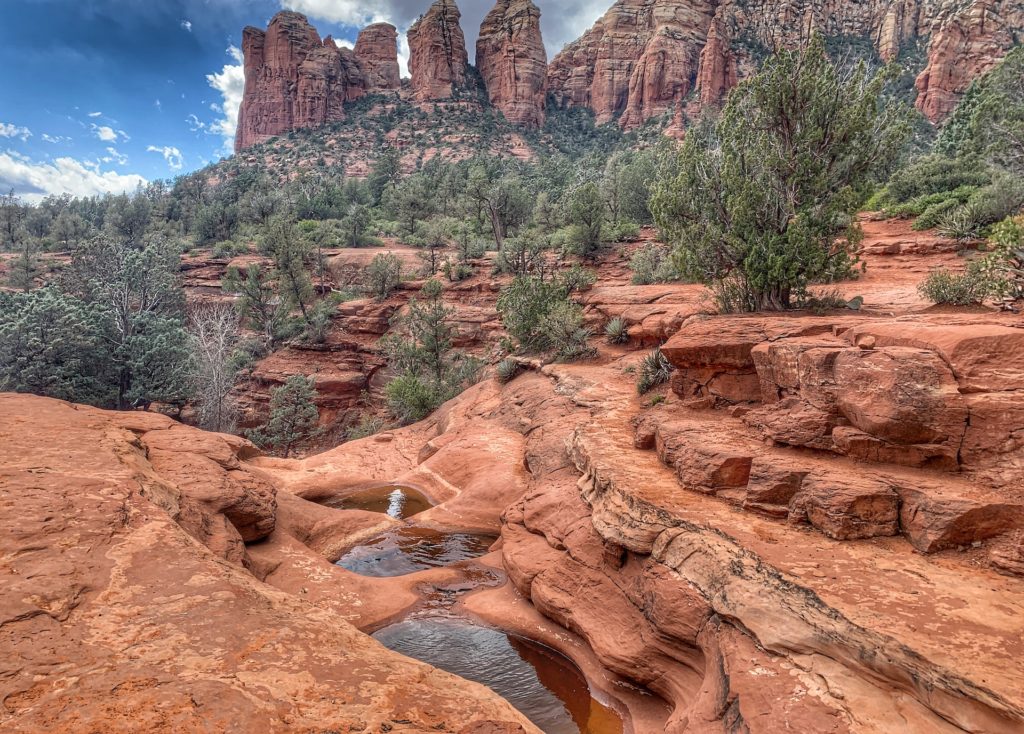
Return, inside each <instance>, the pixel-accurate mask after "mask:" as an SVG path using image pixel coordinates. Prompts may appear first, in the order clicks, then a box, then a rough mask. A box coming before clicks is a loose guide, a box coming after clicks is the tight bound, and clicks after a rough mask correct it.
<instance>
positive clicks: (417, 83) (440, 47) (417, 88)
mask: <svg viewBox="0 0 1024 734" xmlns="http://www.w3.org/2000/svg"><path fill="white" fill-rule="evenodd" d="M461 18H462V13H461V12H460V11H459V6H458V5H456V4H455V0H436V2H435V3H434V4H433V5H431V6H430V10H428V11H427V13H426V14H425V15H422V16H420V18H419V19H418V20H417V21H416V22H415V23H413V25H412V27H411V28H410V29H409V54H410V55H409V73H410V74H411V75H412V89H413V94H414V96H415V98H416V101H417V102H432V101H436V100H446V99H451V98H453V97H455V96H457V95H458V93H459V90H461V89H462V88H464V87H465V86H466V69H467V67H468V66H469V54H468V53H467V51H466V37H465V36H464V35H463V33H462V26H461V25H459V20H460V19H461Z"/></svg>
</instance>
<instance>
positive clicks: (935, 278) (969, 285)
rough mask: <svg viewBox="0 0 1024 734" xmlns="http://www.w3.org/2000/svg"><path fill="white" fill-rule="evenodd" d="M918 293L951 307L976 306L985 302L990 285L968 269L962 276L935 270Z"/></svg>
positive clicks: (919, 287) (978, 274)
mask: <svg viewBox="0 0 1024 734" xmlns="http://www.w3.org/2000/svg"><path fill="white" fill-rule="evenodd" d="M918 291H919V292H920V293H921V295H922V296H924V297H925V298H927V299H928V300H929V301H931V302H932V303H937V304H943V305H950V306H974V305H977V304H980V303H982V302H984V300H985V297H986V296H987V295H988V291H989V288H988V284H987V283H986V280H985V278H984V277H982V276H981V274H980V273H979V272H977V271H976V270H974V269H972V268H968V270H967V272H965V273H962V274H956V273H951V272H949V271H948V270H933V271H932V272H931V273H930V274H929V275H928V278H927V279H925V281H924V282H923V283H921V285H920V286H918Z"/></svg>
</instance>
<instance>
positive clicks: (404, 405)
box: [384, 372, 439, 423]
mask: <svg viewBox="0 0 1024 734" xmlns="http://www.w3.org/2000/svg"><path fill="white" fill-rule="evenodd" d="M384 395H385V396H386V398H387V402H388V409H389V410H390V411H391V413H392V415H394V416H395V417H396V418H398V419H399V420H400V421H402V423H415V422H417V421H421V420H423V419H424V418H426V417H427V416H428V415H430V414H431V413H432V412H433V411H434V409H435V408H436V407H437V406H438V405H439V403H438V395H437V391H436V390H435V388H434V387H433V386H431V385H430V384H429V383H428V382H427V381H426V380H425V379H421V378H420V377H419V376H418V375H416V374H413V373H411V372H407V373H405V374H403V375H399V376H398V377H396V378H395V379H393V380H392V381H391V382H389V383H388V385H387V387H386V388H384Z"/></svg>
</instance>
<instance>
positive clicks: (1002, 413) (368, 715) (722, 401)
mask: <svg viewBox="0 0 1024 734" xmlns="http://www.w3.org/2000/svg"><path fill="white" fill-rule="evenodd" d="M864 226H865V235H866V236H865V240H864V243H863V246H862V249H863V252H862V255H863V257H864V259H865V261H866V263H867V265H868V270H867V272H866V273H865V274H864V275H863V277H862V278H861V279H860V280H858V281H855V282H851V283H842V284H838V286H837V287H838V288H839V289H840V291H841V293H842V294H843V295H845V296H847V297H852V296H853V295H860V296H863V298H864V304H863V307H862V309H861V310H860V311H858V312H852V311H844V312H837V313H831V314H824V315H820V316H813V315H808V314H800V313H793V314H775V315H749V316H721V315H714V314H711V313H708V312H707V311H706V301H705V300H704V299H703V297H702V291H701V289H700V288H699V287H697V286H691V285H678V284H674V285H655V286H633V285H630V284H629V273H628V270H627V269H626V267H625V263H626V262H628V257H629V254H630V253H628V252H626V253H622V254H621V255H617V256H613V257H610V258H609V259H607V260H605V261H603V262H602V263H601V264H600V269H599V280H598V283H597V284H596V286H595V287H594V288H593V289H592V290H591V291H589V292H588V293H587V294H585V296H584V298H583V305H584V308H585V313H586V316H587V319H588V320H589V321H590V322H591V323H592V324H593V325H594V326H599V325H601V324H603V323H605V322H606V321H607V320H608V319H609V318H612V317H621V318H623V319H624V320H625V321H626V322H627V324H628V325H629V334H630V343H629V344H627V345H623V346H616V347H611V346H608V345H605V344H600V345H599V355H598V356H597V357H596V358H595V359H593V360H590V361H587V362H585V363H581V364H574V365H547V366H542V365H540V364H538V363H529V362H524V363H523V364H522V368H523V369H522V372H521V374H520V375H519V376H518V377H517V378H516V379H514V380H512V381H511V382H510V383H509V384H507V385H502V384H500V383H498V382H497V381H496V380H493V379H485V380H484V381H482V382H481V383H479V384H478V385H476V386H475V387H473V388H471V389H470V390H469V391H467V392H466V393H465V394H463V395H462V396H460V397H458V398H456V399H455V400H453V401H451V402H450V403H448V404H447V405H445V406H443V407H442V408H441V410H440V411H438V412H437V413H436V414H435V415H433V416H431V417H430V418H428V419H427V420H425V421H423V422H421V423H418V424H415V425H413V426H410V427H407V428H403V429H398V430H393V431H388V432H386V433H382V434H379V435H377V436H374V437H371V438H367V439H363V440H360V441H353V442H349V443H345V444H343V445H341V446H339V447H337V448H334V449H331V450H328V451H326V452H324V453H321V454H318V455H314V456H310V457H308V458H305V459H298V460H283V459H275V458H270V457H265V456H260V455H259V452H258V451H257V450H256V449H255V447H253V446H252V445H251V444H249V443H248V442H246V441H244V440H242V439H239V438H237V437H234V436H227V435H216V434H209V433H204V432H201V431H199V430H197V429H194V428H190V427H187V426H185V425H182V424H179V423H176V422H175V421H173V420H171V419H170V418H166V417H163V416H161V415H157V414H152V413H144V412H137V413H111V412H104V411H100V410H96V409H92V408H85V407H80V406H75V405H71V404H68V403H64V402H60V401H56V400H49V399H44V398H38V397H32V396H24V395H10V394H7V395H0V524H2V527H3V528H4V529H5V530H4V532H3V533H0V558H2V559H3V562H2V563H0V589H2V593H0V631H2V634H0V661H2V667H3V675H2V676H0V701H2V702H3V707H2V708H0V730H2V731H4V732H18V733H24V734H29V733H32V734H35V733H36V732H54V731H69V732H85V733H91V732H96V733H97V734H98V733H99V732H103V733H104V734H109V733H111V732H115V733H116V732H142V733H144V734H145V733H148V732H168V731H174V732H211V731H216V732H222V731H223V732H264V731H265V732H323V731H347V732H356V731H358V732H387V731H397V732H430V731H434V732H438V731H440V732H453V733H458V734H512V733H515V732H518V733H519V734H536V732H538V731H539V730H538V729H537V728H535V727H534V726H533V725H532V724H530V723H529V722H528V721H526V720H525V719H524V718H523V717H522V716H521V715H520V714H518V713H517V712H516V711H515V710H513V709H512V708H511V707H510V706H509V705H508V704H507V703H505V702H504V701H503V700H502V699H499V698H498V697H497V696H496V695H495V694H493V693H491V692H490V691H489V690H487V689H484V688H482V687H480V686H478V685H475V684H472V683H469V682H466V681H464V680H461V679H457V678H455V677H453V676H450V675H448V674H445V673H442V672H440V671H438V670H435V669H432V668H430V667H428V666H426V665H423V664H420V663H417V662H413V661H411V660H408V659H406V658H403V657H401V656H399V655H397V654H395V653H392V652H389V651H388V650H386V649H385V648H383V647H382V646H380V645H378V644H377V643H376V642H374V641H373V640H372V639H371V638H370V637H368V636H367V635H366V634H365V633H366V632H370V631H374V630H377V629H379V628H380V627H382V626H384V625H387V624H389V623H390V622H391V621H393V620H396V619H400V618H402V617H403V616H404V615H406V614H408V613H409V612H410V611H411V610H415V609H422V608H424V605H427V606H429V605H431V604H435V605H436V604H438V603H439V600H446V601H445V604H447V605H449V606H447V607H445V609H446V612H445V613H446V614H453V615H459V616H469V617H471V618H473V619H476V620H479V621H482V622H486V623H489V624H492V625H495V626H497V627H498V628H500V629H504V630H508V631H509V632H514V633H516V634H519V635H521V636H523V637H527V638H530V639H534V640H537V641H540V642H542V643H544V644H546V645H548V646H550V647H552V648H554V649H556V650H558V651H560V652H561V653H563V654H564V655H566V656H568V657H569V658H571V659H572V660H573V661H574V662H575V663H576V664H577V665H578V666H579V667H580V669H581V670H582V671H583V672H584V673H585V674H586V677H587V680H588V682H589V684H590V686H591V688H592V690H594V691H595V695H599V696H601V697H602V698H603V699H604V700H605V701H607V702H609V703H611V704H612V705H613V706H614V708H615V709H616V710H617V711H619V712H620V713H621V714H622V715H623V716H624V717H625V718H626V719H627V720H628V721H629V722H630V724H631V726H632V731H634V732H636V734H662V733H663V732H667V733H669V734H693V733H696V732H699V733H701V734H706V733H709V732H713V733H715V734H725V733H726V732H749V733H750V734H759V733H764V734H776V733H778V732H784V731H797V732H815V733H817V732H877V733H879V734H882V733H884V734H892V733H893V732H900V733H901V734H902V733H904V732H906V733H909V734H935V733H939V734H954V733H962V732H974V733H993V734H1010V733H1017V732H1021V731H1022V730H1024V663H1022V660H1024V431H1022V426H1024V318H1022V317H1021V316H1020V315H1014V314H1008V313H997V312H995V311H992V312H969V311H960V312H956V311H953V312H951V311H946V312H937V311H935V310H934V309H929V308H928V304H927V303H925V302H923V301H922V300H921V298H920V296H919V295H918V294H917V292H916V285H917V283H918V282H919V281H920V279H921V278H922V277H923V275H924V274H925V273H927V272H928V271H929V270H930V269H931V268H933V267H935V266H937V265H940V264H941V265H942V266H944V267H947V268H953V269H955V268H957V267H963V265H962V262H963V261H962V259H961V258H958V257H957V255H956V254H955V249H956V243H955V242H951V241H948V240H942V239H940V238H937V237H935V236H934V235H933V234H931V233H920V232H914V231H913V230H911V228H910V224H909V223H907V222H872V221H865V222H864ZM653 236H654V235H653V232H651V231H649V230H646V231H645V232H644V233H643V238H642V239H643V240H649V239H650V238H652V237H653ZM641 245H642V242H640V243H636V245H634V246H635V247H639V246H641ZM363 256H364V253H362V252H360V251H353V252H343V253H339V254H336V255H335V256H334V257H335V258H336V259H337V261H336V262H334V263H332V266H339V265H341V264H342V262H343V261H345V260H346V259H348V258H359V257H363ZM192 264H193V263H189V265H190V266H191V265H192ZM211 267H212V266H211ZM218 267H220V268H221V269H223V267H224V265H223V263H221V264H220V265H219V266H218ZM201 270H202V269H201V268H198V267H196V268H192V269H190V270H189V273H191V275H190V276H189V281H188V282H190V283H191V286H190V287H191V288H194V289H196V290H197V291H198V290H202V289H203V285H202V282H203V281H202V280H201V279H200V276H199V273H200V271H201ZM489 270H490V269H489V268H487V267H482V268H480V269H479V272H478V274H477V275H476V276H474V277H473V278H472V279H470V280H468V281H467V282H465V283H461V284H458V286H453V287H452V288H451V289H446V293H445V298H446V299H447V300H448V302H449V304H450V305H451V306H452V307H453V308H454V309H456V317H455V319H456V322H457V323H458V325H459V340H458V341H459V343H460V345H462V346H464V347H466V348H470V349H478V350H480V351H486V350H487V349H490V348H491V346H493V344H495V343H496V341H497V340H498V339H499V338H500V331H499V327H498V326H497V324H498V317H497V314H496V312H495V299H496V297H497V289H496V288H495V287H493V286H494V285H495V283H494V282H493V281H492V280H491V276H490V275H488V273H489ZM222 274H223V273H222V272H221V273H219V274H218V273H214V272H212V271H208V272H207V275H208V277H209V278H210V281H209V282H213V281H215V280H216V279H217V278H219V277H220V276H221V275H222ZM206 290H208V288H207V289H206ZM414 293H415V289H414V288H411V287H410V288H409V289H408V290H405V291H400V292H398V293H396V294H395V295H394V296H392V297H391V298H390V299H389V300H388V301H386V302H384V303H380V304H378V303H376V302H370V301H366V302H353V303H349V304H345V307H344V310H343V311H341V312H339V317H338V321H337V328H335V329H332V336H331V338H330V340H329V343H328V345H327V346H326V347H325V348H324V349H322V350H319V351H315V352H314V351H305V352H304V351H299V350H296V349H294V348H290V349H286V350H284V351H282V352H280V353H278V354H276V355H274V357H272V358H271V360H268V363H267V364H264V365H261V366H260V368H259V370H258V371H257V372H258V374H257V375H256V376H255V377H254V381H253V383H252V384H250V385H248V386H246V387H245V389H246V390H247V391H248V392H251V395H252V400H253V402H254V403H260V402H261V401H265V393H264V392H261V391H265V389H266V385H267V384H273V383H274V382H275V381H279V380H282V379H284V378H285V377H286V375H287V374H288V373H290V372H295V371H297V370H301V371H303V372H306V373H313V374H315V375H316V380H317V389H318V391H319V392H320V393H321V398H322V407H323V408H324V410H323V413H324V415H325V416H333V415H336V414H337V413H338V412H340V411H344V410H345V409H346V405H349V404H350V403H348V402H347V401H350V400H358V394H359V392H360V391H361V390H363V389H370V385H371V383H372V380H373V375H374V373H375V371H376V369H378V368H379V363H378V364H377V365H376V366H374V365H370V366H366V367H364V366H362V364H361V362H362V361H363V356H364V355H366V354H370V353H371V352H372V351H373V348H374V345H375V344H376V342H377V341H378V340H379V338H380V336H381V335H382V334H383V333H384V332H386V331H387V328H388V326H387V323H388V318H389V316H390V314H393V313H394V312H395V311H397V310H398V309H400V308H402V307H403V305H404V304H406V303H407V302H408V300H409V299H410V298H411V297H412V295H413V294H414ZM654 344H662V345H663V352H664V354H665V355H666V356H667V358H668V359H669V360H670V361H671V362H672V364H673V365H674V367H675V372H674V375H673V378H672V380H671V383H670V384H669V385H666V386H663V387H662V388H659V390H658V392H657V393H655V396H656V397H657V399H656V400H655V399H652V397H651V396H646V397H638V396H637V395H636V390H635V386H634V377H633V376H632V374H631V371H632V370H634V369H635V368H636V366H637V365H638V363H639V361H640V360H641V359H642V357H643V356H644V355H645V354H646V353H647V350H648V349H649V348H650V346H652V345H654ZM346 356H347V357H346ZM342 357H346V358H347V360H348V361H345V359H342ZM296 365H298V366H299V367H296ZM261 395H262V396H263V397H261ZM393 483H398V484H401V485H406V486H410V487H414V488H417V489H419V490H420V491H421V492H422V493H423V494H424V495H425V496H427V497H429V498H430V499H431V500H432V502H433V503H434V504H435V506H434V507H433V508H432V509H430V510H428V511H426V512H425V513H423V514H422V515H419V516H417V517H416V518H414V520H413V521H414V522H415V523H416V524H417V525H419V526H423V527H431V528H435V529H440V530H443V531H448V532H468V531H473V532H487V533H492V534H500V540H499V542H498V543H497V544H496V545H494V546H493V547H492V548H491V551H490V553H488V554H487V555H485V556H483V557H482V558H479V559H476V560H469V561H464V562H461V563H457V564H454V565H452V566H448V567H443V568H435V569H431V570H426V571H421V572H418V573H413V574H411V575H407V576H401V577H396V578H388V579H378V578H369V577H363V576H358V575H356V574H353V573H351V572H349V571H346V570H344V569H342V568H341V567H339V566H337V565H334V563H333V561H335V560H336V559H338V558H339V557H340V556H341V555H342V554H343V553H344V552H345V551H346V550H347V549H349V548H351V547H353V546H356V545H359V544H360V543H363V542H365V539H367V538H368V537H372V536H374V535H376V534H379V533H381V532H385V531H387V530H390V529H394V528H396V527H399V526H400V523H399V522H398V521H396V520H392V519H390V518H388V517H386V516H384V515H380V514H376V513H368V512H362V511H358V510H337V509H330V508H329V507H327V506H325V505H324V504H323V503H324V502H325V501H327V500H331V499H338V498H344V497H346V496H348V495H350V494H352V493H354V492H357V491H360V490H362V489H365V488H366V487H367V486H381V485H389V484H393Z"/></svg>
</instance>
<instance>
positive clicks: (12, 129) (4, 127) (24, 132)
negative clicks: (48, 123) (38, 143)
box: [0, 122, 32, 143]
mask: <svg viewBox="0 0 1024 734" xmlns="http://www.w3.org/2000/svg"><path fill="white" fill-rule="evenodd" d="M31 137H32V131H31V130H29V129H28V128H27V127H18V126H17V125H11V124H10V123H6V122H0V138H19V139H20V140H21V142H23V143H24V142H25V141H26V140H28V139H29V138H31Z"/></svg>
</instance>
